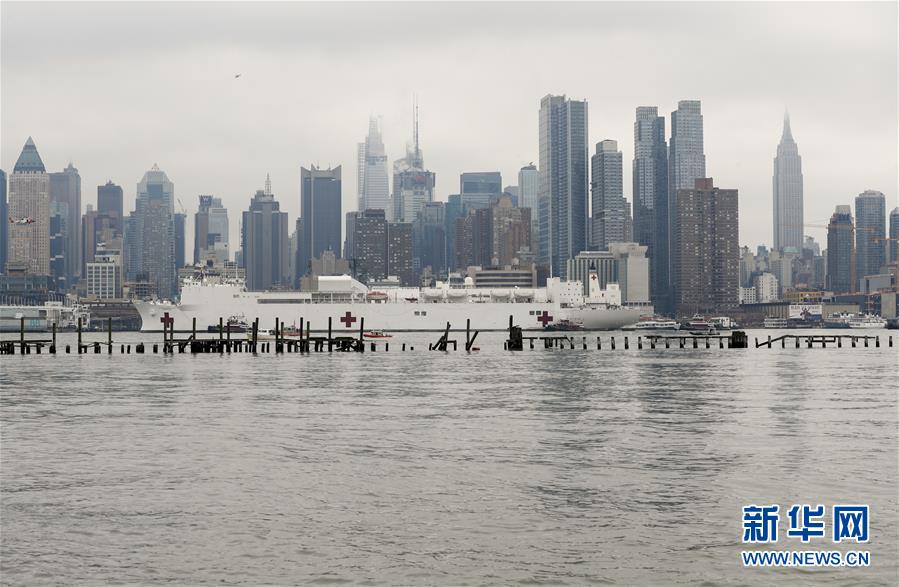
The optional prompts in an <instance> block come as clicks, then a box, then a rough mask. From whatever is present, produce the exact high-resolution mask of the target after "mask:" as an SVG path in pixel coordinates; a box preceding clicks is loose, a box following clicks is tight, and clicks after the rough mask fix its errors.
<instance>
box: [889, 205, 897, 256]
mask: <svg viewBox="0 0 899 587" xmlns="http://www.w3.org/2000/svg"><path fill="white" fill-rule="evenodd" d="M887 247H888V249H889V253H890V255H889V263H890V264H891V265H896V264H897V263H899V208H893V211H892V212H890V240H888V241H887Z"/></svg>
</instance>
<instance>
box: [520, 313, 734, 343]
mask: <svg viewBox="0 0 899 587" xmlns="http://www.w3.org/2000/svg"><path fill="white" fill-rule="evenodd" d="M623 338H624V341H623V342H624V348H625V350H627V349H630V339H629V338H628V337H627V336H625V337H623ZM675 340H676V341H678V344H679V347H680V348H687V346H688V345H687V344H686V341H688V340H689V341H692V347H693V348H694V349H698V348H699V347H700V345H699V343H700V341H702V342H704V344H705V348H707V349H708V348H711V346H712V342H711V341H713V340H717V341H718V348H722V349H723V348H725V347H726V348H729V349H745V348H747V347H748V346H749V341H748V338H747V336H746V333H745V332H743V331H741V330H735V331H733V332H732V333H731V334H730V335H729V336H712V335H709V336H692V335H691V336H652V335H650V336H647V337H646V343H647V345H646V346H647V347H648V348H650V349H655V348H656V345H657V344H658V345H659V346H661V345H662V344H664V345H665V348H666V349H669V348H671V344H672V341H675ZM525 341H528V346H530V348H531V349H533V348H534V343H535V341H541V342H542V346H543V348H545V349H554V348H559V349H564V348H565V347H566V346H569V347H570V348H571V349H574V348H576V338H575V337H574V336H573V335H572V336H569V335H547V336H524V333H523V331H522V329H521V327H520V326H515V325H514V322H513V317H512V316H509V338H508V340H506V342H505V343H504V344H503V348H505V349H506V350H509V351H523V350H524V342H525ZM636 343H637V349H643V337H642V336H638V337H637V340H636ZM538 344H540V343H538ZM608 344H609V348H610V349H611V350H615V337H614V336H612V337H611V338H610V339H609V342H608ZM581 347H582V348H583V349H584V350H587V348H588V345H587V337H586V336H581ZM596 350H602V337H600V336H597V337H596Z"/></svg>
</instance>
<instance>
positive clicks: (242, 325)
mask: <svg viewBox="0 0 899 587" xmlns="http://www.w3.org/2000/svg"><path fill="white" fill-rule="evenodd" d="M249 328H250V325H249V324H247V321H246V319H245V318H244V317H243V316H242V315H241V316H231V317H230V318H228V320H226V321H225V323H224V324H223V325H222V332H246V331H247V330H249ZM218 331H219V325H218V324H210V325H209V326H208V327H207V328H206V332H218Z"/></svg>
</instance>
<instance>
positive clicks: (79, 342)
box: [78, 316, 81, 355]
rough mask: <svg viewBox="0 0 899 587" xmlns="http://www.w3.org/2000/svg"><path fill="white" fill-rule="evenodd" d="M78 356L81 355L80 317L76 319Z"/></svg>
mask: <svg viewBox="0 0 899 587" xmlns="http://www.w3.org/2000/svg"><path fill="white" fill-rule="evenodd" d="M78 354H79V355H80V354H81V316H79V317H78Z"/></svg>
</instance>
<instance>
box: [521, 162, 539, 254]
mask: <svg viewBox="0 0 899 587" xmlns="http://www.w3.org/2000/svg"><path fill="white" fill-rule="evenodd" d="M539 175H540V174H539V173H538V171H537V166H536V165H534V164H533V163H531V164H530V165H525V166H524V167H522V168H521V169H519V170H518V207H519V208H530V209H531V242H532V245H531V246H532V247H535V245H536V243H537V237H538V234H539V228H540V227H539V223H538V216H539V214H538V211H539V210H540V207H539V205H538V199H539V194H540V178H539Z"/></svg>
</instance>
